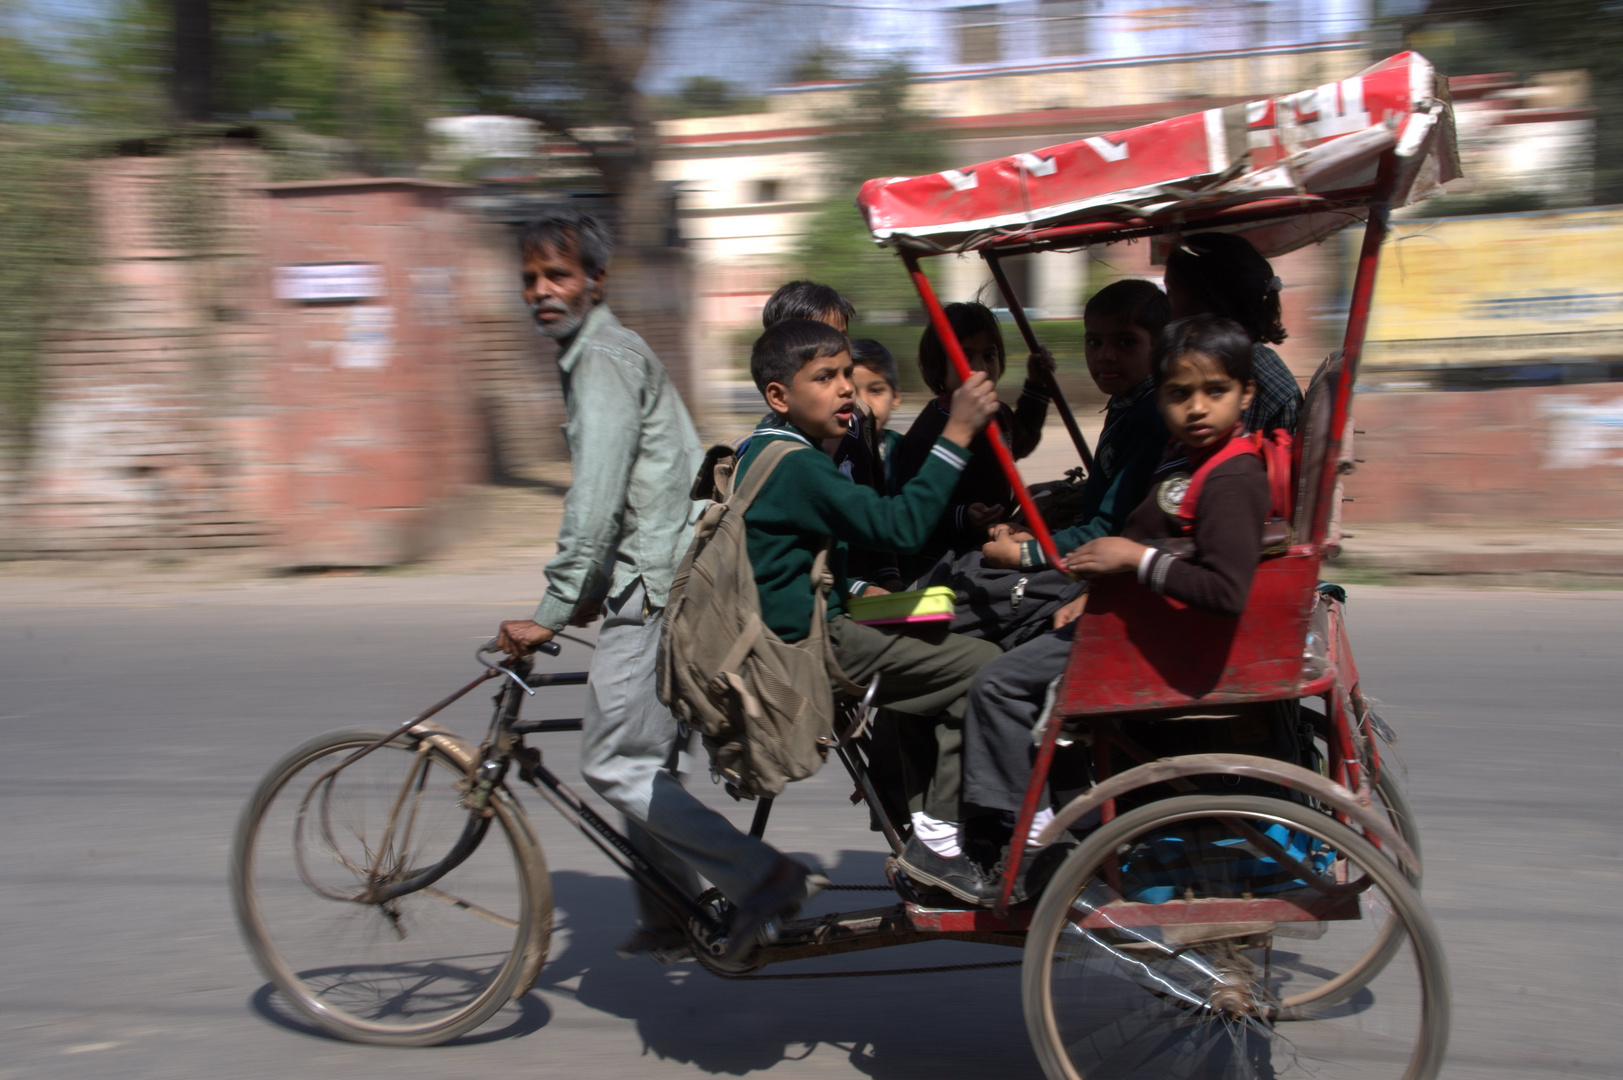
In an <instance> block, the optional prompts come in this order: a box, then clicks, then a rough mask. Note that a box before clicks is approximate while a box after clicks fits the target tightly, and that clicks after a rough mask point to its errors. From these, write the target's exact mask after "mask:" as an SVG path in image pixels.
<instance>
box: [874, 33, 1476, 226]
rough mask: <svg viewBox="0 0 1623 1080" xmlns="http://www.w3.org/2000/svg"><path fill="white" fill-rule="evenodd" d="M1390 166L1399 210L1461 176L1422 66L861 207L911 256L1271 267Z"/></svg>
mask: <svg viewBox="0 0 1623 1080" xmlns="http://www.w3.org/2000/svg"><path fill="white" fill-rule="evenodd" d="M1389 151H1391V152H1392V153H1391V154H1389V153H1388V152H1389ZM1383 160H1385V161H1388V162H1391V164H1390V165H1388V166H1387V168H1389V169H1393V168H1395V170H1396V172H1395V175H1392V176H1390V177H1389V178H1387V179H1388V182H1389V184H1390V186H1388V187H1386V189H1385V190H1386V191H1387V192H1388V193H1389V195H1388V198H1387V200H1386V201H1387V205H1389V206H1394V207H1395V206H1403V205H1406V204H1408V203H1411V202H1417V201H1419V200H1420V199H1423V198H1425V197H1426V196H1428V195H1430V194H1432V193H1434V192H1435V191H1436V189H1437V188H1438V187H1439V186H1440V185H1441V184H1443V183H1444V182H1446V181H1448V180H1450V179H1453V178H1454V177H1455V176H1458V175H1459V159H1458V153H1457V150H1456V148H1455V142H1454V120H1453V112H1452V109H1451V107H1450V104H1449V96H1448V83H1447V80H1446V79H1445V78H1443V77H1442V76H1441V75H1439V74H1438V73H1437V72H1436V70H1435V69H1434V68H1433V67H1432V65H1431V64H1430V63H1429V62H1427V61H1426V59H1425V58H1424V57H1422V56H1420V55H1419V54H1418V53H1413V52H1405V53H1399V54H1398V55H1396V56H1392V57H1389V58H1388V59H1386V60H1383V61H1381V62H1380V63H1378V64H1376V65H1374V66H1373V67H1370V68H1368V69H1366V70H1364V71H1362V72H1360V73H1359V74H1357V75H1354V76H1352V77H1351V78H1348V79H1343V80H1341V81H1340V82H1333V83H1326V84H1325V85H1323V86H1318V87H1314V88H1313V89H1310V90H1303V91H1301V92H1300V93H1295V94H1290V95H1287V96H1285V97H1279V98H1267V99H1264V100H1261V101H1252V102H1247V103H1242V104H1235V105H1227V106H1224V107H1221V108H1212V109H1207V110H1205V111H1203V112H1197V113H1190V114H1188V115H1186V116H1178V117H1174V118H1172V119H1170V120H1162V121H1159V122H1157V123H1154V124H1146V125H1144V126H1142V127H1136V128H1129V129H1128V130H1126V131H1119V132H1115V133H1113V134H1108V135H1094V136H1090V137H1088V138H1085V139H1080V140H1078V141H1076V142H1069V143H1062V144H1060V145H1058V146H1050V147H1047V148H1046V149H1042V150H1037V151H1034V152H1031V153H1024V154H1015V155H1012V156H1010V157H1004V158H998V159H997V160H995V161H986V162H982V163H980V164H978V165H971V166H968V167H965V168H961V169H947V170H945V171H943V172H938V173H931V174H929V175H927V176H911V177H888V178H878V179H874V180H869V181H868V182H867V183H865V184H864V185H863V186H862V191H861V193H860V194H859V195H858V196H857V206H858V207H859V208H860V209H861V211H862V213H863V216H864V217H865V218H866V219H867V223H868V228H869V230H870V231H871V232H872V233H873V235H874V238H875V239H876V240H878V241H879V242H880V243H882V244H887V245H891V246H894V247H898V248H902V249H905V250H910V251H912V252H914V253H916V254H929V253H939V252H948V251H971V250H981V249H986V248H993V249H998V250H1006V249H1007V250H1009V252H1010V253H1013V252H1014V251H1018V250H1033V249H1040V248H1065V247H1079V246H1082V245H1085V244H1093V243H1103V242H1109V241H1112V240H1119V239H1126V238H1128V237H1132V236H1142V235H1150V234H1155V233H1165V232H1177V231H1196V230H1198V229H1203V228H1221V229H1225V230H1227V231H1235V232H1240V233H1242V234H1243V235H1245V236H1246V238H1247V239H1248V240H1250V241H1251V242H1252V243H1253V244H1254V245H1255V246H1256V247H1257V249H1258V250H1259V251H1261V252H1262V253H1263V254H1264V255H1268V256H1273V255H1280V254H1284V253H1285V252H1288V251H1293V250H1295V249H1296V248H1299V247H1302V246H1303V245H1305V244H1309V243H1313V242H1315V241H1318V240H1322V239H1324V238H1325V237H1326V236H1328V235H1330V234H1331V233H1334V232H1337V231H1339V230H1341V229H1344V228H1346V227H1348V226H1350V225H1356V224H1360V223H1361V222H1363V221H1364V219H1365V217H1366V216H1367V215H1366V212H1365V211H1364V207H1365V205H1366V204H1367V203H1368V201H1369V200H1370V199H1371V198H1372V197H1373V196H1374V195H1375V193H1376V188H1377V178H1378V176H1379V174H1380V172H1381V168H1382V162H1383Z"/></svg>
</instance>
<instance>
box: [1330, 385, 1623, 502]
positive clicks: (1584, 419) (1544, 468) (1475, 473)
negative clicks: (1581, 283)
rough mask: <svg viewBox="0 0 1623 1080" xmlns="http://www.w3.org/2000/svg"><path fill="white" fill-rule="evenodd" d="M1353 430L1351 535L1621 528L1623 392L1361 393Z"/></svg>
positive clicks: (1608, 388) (1605, 388) (1593, 388)
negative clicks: (1396, 529)
mask: <svg viewBox="0 0 1623 1080" xmlns="http://www.w3.org/2000/svg"><path fill="white" fill-rule="evenodd" d="M1353 420H1354V427H1355V428H1357V429H1358V430H1361V431H1363V432H1364V434H1362V435H1358V436H1356V439H1357V442H1356V444H1355V445H1356V452H1357V456H1358V457H1360V458H1363V459H1364V463H1363V464H1361V465H1359V467H1358V471H1357V472H1355V473H1354V474H1353V475H1352V476H1350V477H1348V479H1347V495H1348V497H1350V498H1352V499H1354V500H1355V501H1354V502H1352V503H1349V504H1348V505H1347V506H1346V510H1345V513H1346V521H1347V527H1348V529H1349V530H1350V531H1353V532H1356V531H1357V525H1358V524H1359V523H1360V522H1368V523H1371V524H1383V523H1410V522H1424V523H1430V524H1439V525H1466V524H1476V525H1510V524H1520V523H1536V522H1540V521H1551V522H1555V521H1570V522H1590V521H1605V522H1612V523H1615V522H1616V521H1617V520H1619V519H1623V468H1620V466H1623V387H1619V386H1617V385H1614V384H1606V383H1598V384H1592V385H1585V386H1546V387H1521V388H1515V389H1504V390H1475V391H1469V392H1455V393H1442V392H1437V393H1370V392H1361V393H1359V394H1358V396H1357V397H1356V398H1355V399H1354V401H1353Z"/></svg>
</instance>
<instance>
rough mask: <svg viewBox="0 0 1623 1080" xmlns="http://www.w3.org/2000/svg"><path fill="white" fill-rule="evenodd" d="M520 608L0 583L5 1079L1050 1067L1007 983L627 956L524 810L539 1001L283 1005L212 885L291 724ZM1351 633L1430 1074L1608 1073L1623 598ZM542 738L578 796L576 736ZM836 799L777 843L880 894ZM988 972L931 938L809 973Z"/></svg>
mask: <svg viewBox="0 0 1623 1080" xmlns="http://www.w3.org/2000/svg"><path fill="white" fill-rule="evenodd" d="M532 587H533V579H526V578H523V577H518V576H513V577H502V576H497V575H485V576H464V577H449V576H445V577H382V578H337V579H316V580H299V581H282V582H270V583H259V584H256V585H215V586H208V587H199V588H193V589H190V590H188V591H186V592H180V591H178V590H177V589H176V587H174V586H164V585H161V584H159V585H152V586H149V587H147V588H139V587H112V586H106V585H97V584H81V585H78V586H72V585H68V584H66V583H64V582H63V581H61V580H57V579H26V578H20V577H17V576H15V575H12V576H10V577H7V578H4V579H0V732H3V734H4V753H3V754H0V821H3V822H4V827H3V829H0V1080H21V1078H24V1077H27V1078H35V1077H39V1078H47V1077H48V1078H52V1080H57V1078H73V1077H81V1076H83V1077H92V1076H94V1077H102V1076H119V1077H176V1078H193V1077H217V1076H231V1077H234V1078H243V1080H247V1078H255V1077H287V1076H301V1077H308V1076H320V1075H327V1076H335V1077H336V1076H344V1077H359V1078H366V1077H388V1078H389V1080H412V1078H417V1077H434V1078H443V1077H445V1076H449V1075H454V1074H471V1073H477V1074H482V1075H500V1074H503V1073H506V1074H508V1075H526V1076H543V1077H550V1076H562V1075H570V1076H579V1075H591V1076H594V1077H615V1078H618V1077H661V1078H663V1077H684V1076H695V1075H702V1074H718V1073H719V1074H727V1075H744V1074H747V1073H753V1072H756V1071H763V1070H771V1071H772V1072H773V1074H774V1075H779V1076H786V1077H794V1078H801V1077H824V1076H830V1077H846V1076H863V1075H867V1076H872V1077H877V1078H882V1080H903V1078H913V1077H920V1078H922V1077H931V1078H935V1080H959V1078H963V1080H969V1078H980V1077H985V1076H992V1075H996V1076H999V1077H1010V1078H1019V1077H1035V1076H1037V1075H1038V1073H1037V1069H1036V1065H1035V1062H1034V1059H1033V1058H1032V1056H1031V1053H1030V1050H1029V1049H1028V1046H1027V1043H1026V1038H1025V1034H1024V1028H1023V1023H1022V1020H1021V1015H1020V1006H1019V992H1018V986H1017V973H1016V972H1015V971H1012V970H1011V971H996V972H990V973H974V974H954V975H936V976H927V977H898V978H890V979H868V980H856V981H851V982H846V981H832V982H831V981H816V982H779V983H767V984H763V985H758V986H749V985H745V984H740V983H730V982H723V981H720V980H717V979H715V978H713V977H710V976H708V975H706V974H704V973H703V972H700V971H697V970H694V969H693V968H692V966H691V965H684V966H682V967H681V968H678V969H675V970H664V969H659V968H657V967H655V966H654V965H651V964H644V963H621V962H619V961H616V960H615V959H614V958H613V955H612V953H611V951H610V950H611V946H612V944H613V942H614V941H615V940H616V938H617V936H618V935H619V934H620V933H621V932H622V931H623V929H624V928H625V926H626V925H627V922H628V920H629V918H630V905H629V902H628V898H627V896H626V893H625V890H624V887H623V886H622V885H621V883H620V882H619V881H618V880H617V879H615V878H613V877H611V876H609V875H608V874H607V873H606V872H605V868H604V865H603V863H602V862H601V860H600V857H599V856H597V855H596V853H595V852H593V851H592V850H591V849H589V848H588V847H587V846H586V845H585V843H584V841H581V840H579V839H577V838H574V837H572V836H571V835H570V834H569V833H567V832H565V831H564V828H563V826H561V824H559V823H555V819H552V818H550V817H549V816H548V815H550V811H548V810H547V809H546V808H545V807H544V806H542V805H540V804H539V802H538V801H537V800H531V802H532V806H531V809H532V813H533V816H534V818H535V820H536V821H537V822H538V824H540V825H541V826H542V827H543V836H545V837H547V839H546V841H545V842H546V845H547V855H548V859H549V861H550V862H551V865H552V869H553V875H554V882H555V885H556V890H557V897H558V904H559V908H560V923H561V928H560V932H559V933H558V934H557V936H556V937H555V939H554V944H553V954H552V959H551V962H550V964H549V966H548V968H547V970H546V971H545V972H543V974H542V977H541V983H540V985H539V987H538V989H537V990H536V992H534V993H532V994H531V995H530V996H529V997H527V998H526V999H525V1000H524V1001H523V1002H522V1003H521V1004H520V1005H519V1006H516V1007H514V1008H511V1009H510V1010H509V1011H508V1012H506V1013H503V1014H502V1015H501V1016H500V1017H498V1019H496V1020H494V1021H492V1023H491V1024H490V1025H489V1026H488V1027H487V1028H486V1029H485V1030H482V1031H480V1032H478V1033H476V1034H475V1035H473V1036H471V1037H469V1038H467V1039H464V1040H462V1041H461V1042H460V1043H459V1044H458V1045H454V1046H448V1047H442V1048H436V1049H431V1050H406V1051H391V1050H381V1049H373V1048H367V1047H360V1046H353V1045H349V1044H345V1043H341V1042H336V1041H333V1040H330V1039H327V1038H324V1037H321V1036H319V1035H315V1034H312V1033H311V1032H309V1031H308V1030H306V1029H305V1028H303V1027H302V1026H301V1025H300V1024H298V1023H296V1022H293V1021H291V1020H289V1019H288V1018H287V1017H286V1016H285V1015H284V1014H283V1013H282V1012H280V1011H279V1010H278V1007H277V1003H276V1000H275V999H274V998H273V997H272V996H271V995H269V994H268V993H267V992H266V990H265V988H264V983H263V980H262V979H261V978H260V977H259V975H258V973H257V972H256V970H255V969H254V967H253V965H252V964H251V962H250V961H249V959H248V957H247V955H246V954H245V952H244V950H243V949H242V947H241V945H240V944H239V941H238V938H237V934H236V929H235V926H234V924H233V921H232V917H231V913H230V909H229V902H228V898H227V892H226V884H225V877H226V860H227V852H228V847H229V843H230V833H231V828H232V825H233V822H234V819H235V817H236V814H237V812H238V809H239V807H240V806H241V804H242V801H243V799H244V797H245V795H246V793H247V792H248V790H249V788H250V787H251V785H252V784H253V783H254V782H255V781H256V780H257V778H258V776H259V774H260V773H261V772H262V771H263V770H264V769H265V768H266V767H267V766H268V765H269V763H270V762H271V761H273V760H274V759H275V758H276V757H278V756H279V755H280V754H281V753H283V752H284V751H285V750H287V749H288V748H290V747H291V746H293V745H294V744H295V743H297V742H299V741H300V740H301V739H303V738H305V737H306V736H308V735H311V734H314V733H316V732H319V731H322V730H324V729H327V728H330V727H336V726H339V725H350V724H355V723H357V722H360V723H384V722H388V721H391V720H394V719H396V718H399V717H402V716H404V715H407V714H409V712H410V711H412V710H413V709H414V708H415V707H417V706H419V705H420V704H422V703H424V702H426V701H427V700H430V699H432V698H434V697H437V696H438V695H439V694H441V693H442V692H444V691H445V690H447V689H449V688H451V687H453V686H455V685H457V684H458V683H459V682H461V681H462V680H463V679H465V678H466V676H467V674H468V673H469V671H470V666H471V663H472V661H471V660H470V659H469V656H468V654H469V652H470V650H471V649H472V647H473V645H474V644H475V643H476V641H478V640H480V639H482V638H483V637H485V636H488V634H489V632H490V629H491V628H492V627H493V626H494V624H495V622H496V621H497V619H498V618H499V617H509V616H513V615H522V614H523V613H524V612H525V611H526V610H527V607H528V600H529V597H528V593H529V592H530V590H531V588H532ZM1350 615H1351V622H1352V630H1353V635H1354V641H1355V643H1356V646H1357V649H1358V657H1359V661H1360V666H1361V668H1362V671H1363V674H1364V680H1365V685H1366V686H1368V687H1370V688H1372V689H1373V691H1374V692H1375V693H1377V694H1379V695H1380V696H1381V697H1382V698H1383V699H1384V700H1385V701H1386V702H1387V703H1388V705H1389V708H1388V710H1387V715H1388V716H1389V718H1390V719H1391V720H1392V721H1393V722H1394V724H1395V725H1396V726H1397V727H1398V728H1399V729H1400V731H1401V733H1402V735H1403V741H1402V744H1401V746H1400V748H1399V749H1400V750H1401V751H1402V755H1403V758H1404V759H1405V761H1406V763H1407V767H1408V770H1409V780H1408V788H1409V791H1410V793H1411V796H1412V799H1413V801H1414V803H1415V806H1416V809H1417V811H1418V814H1419V817H1420V820H1421V824H1422V828H1423V829H1424V834H1425V842H1426V855H1427V877H1426V896H1427V901H1428V904H1429V906H1430V908H1431V910H1432V912H1433V914H1434V916H1435V918H1436V920H1437V923H1438V925H1439V926H1440V928H1441V932H1442V934H1443V937H1444V939H1445V945H1446V947H1447V950H1448V953H1449V957H1450V960H1451V962H1452V965H1453V972H1454V985H1455V1009H1454V1016H1455V1021H1454V1033H1455V1034H1454V1040H1453V1052H1452V1064H1451V1066H1450V1069H1449V1072H1448V1074H1447V1075H1451V1076H1456V1077H1471V1078H1476V1077H1483V1078H1487V1077H1495V1078H1506V1080H1509V1078H1516V1080H1521V1078H1523V1077H1526V1076H1529V1075H1533V1074H1556V1075H1571V1076H1589V1077H1602V1076H1605V1077H1615V1076H1617V1075H1619V1068H1620V1066H1619V1064H1618V1055H1617V1051H1616V1047H1617V1043H1618V1031H1619V1026H1620V1020H1623V1006H1620V1002H1623V979H1620V975H1619V971H1620V970H1623V934H1620V932H1619V929H1618V927H1619V922H1618V916H1617V910H1618V908H1617V905H1618V898H1619V896H1623V862H1620V859H1619V847H1620V843H1623V841H1620V839H1619V836H1620V830H1623V813H1620V811H1619V805H1620V804H1619V799H1618V795H1617V792H1618V790H1619V773H1620V772H1623V724H1620V723H1619V719H1618V711H1619V702H1620V701H1623V664H1620V663H1619V660H1618V658H1619V655H1620V653H1619V649H1618V645H1617V632H1618V628H1619V627H1620V626H1623V593H1610V592H1591V593H1568V594H1560V593H1538V592H1501V593H1467V592H1455V591H1447V590H1418V589H1416V590H1392V589H1376V588H1358V589H1354V590H1353V599H1352V604H1351V607H1350ZM579 656H580V651H579V650H577V651H576V657H577V658H578V657H579ZM568 659H569V658H568V657H566V658H565V663H564V666H568V663H567V661H568ZM570 704H571V703H568V702H565V703H563V706H562V707H563V710H564V711H566V712H567V711H568V706H569V705H570ZM479 720H480V717H479V716H478V715H477V714H476V712H475V711H474V710H473V709H471V708H470V709H468V710H465V711H463V712H462V713H460V714H459V715H457V716H454V717H452V724H453V726H458V725H460V726H462V727H464V728H470V727H472V726H473V725H474V724H476V723H477V722H479ZM553 739H554V742H553V744H552V745H551V746H550V747H549V748H548V753H549V755H550V760H551V761H552V763H553V764H554V767H555V768H558V769H560V770H561V771H562V772H563V773H564V774H565V775H567V776H574V775H575V771H574V750H573V746H572V745H571V744H572V741H573V739H572V737H571V736H561V737H558V736H555V737H553ZM701 786H703V787H705V788H709V785H708V783H705V782H703V781H701ZM844 795H845V787H844V785H843V784H842V783H840V782H839V781H838V780H837V778H836V777H835V776H834V775H833V773H832V771H829V772H825V773H824V774H823V775H822V776H819V777H818V778H816V779H814V780H812V781H809V782H807V783H805V784H802V785H800V786H799V788H798V789H797V790H795V791H794V792H793V796H792V797H791V798H789V799H786V800H785V801H784V804H783V805H782V806H781V809H782V810H783V811H784V812H783V813H782V814H781V817H780V821H779V822H775V823H774V825H775V827H774V829H773V833H775V834H776V835H777V838H778V840H779V842H780V843H781V844H782V845H783V846H784V847H785V848H787V849H789V850H792V851H800V852H805V853H809V854H810V855H812V856H815V857H816V858H817V859H819V860H821V861H822V862H823V863H824V864H825V865H826V866H829V867H830V868H832V871H833V876H834V877H835V878H836V880H845V881H857V880H868V881H873V880H879V869H878V868H879V859H878V857H877V856H876V855H875V854H874V852H875V851H876V845H875V844H874V842H873V838H872V836H871V834H869V833H868V832H867V830H866V828H865V821H864V820H863V818H862V816H860V815H858V814H857V813H854V812H853V811H852V809H851V808H850V807H849V806H848V805H846V803H845V799H844ZM739 818H740V819H741V820H742V818H743V815H742V814H739ZM780 826H781V827H780ZM1003 955H1005V954H1004V953H1001V952H999V951H998V950H996V949H995V948H993V947H989V946H970V945H952V944H943V945H938V946H928V947H917V948H916V949H915V951H913V952H905V951H902V952H892V953H875V954H867V955H866V956H862V957H856V958H847V959H844V960H838V959H837V960H831V961H823V962H822V963H823V964H825V965H829V966H839V965H842V964H844V965H852V964H854V963H855V964H861V965H863V966H868V965H882V964H895V965H897V966H911V965H914V964H919V963H923V962H930V961H941V962H956V961H973V960H981V959H988V958H992V959H996V958H1000V957H1002V956H1003ZM520 1070H522V1071H520Z"/></svg>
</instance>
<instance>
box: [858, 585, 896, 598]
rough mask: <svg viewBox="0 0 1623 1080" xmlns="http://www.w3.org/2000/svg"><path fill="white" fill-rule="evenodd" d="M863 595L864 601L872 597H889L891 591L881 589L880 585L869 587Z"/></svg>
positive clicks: (864, 590)
mask: <svg viewBox="0 0 1623 1080" xmlns="http://www.w3.org/2000/svg"><path fill="white" fill-rule="evenodd" d="M862 595H863V598H864V599H866V598H867V597H870V596H889V595H890V590H889V589H881V588H880V587H879V586H878V585H869V586H868V587H867V588H865V589H863V590H862Z"/></svg>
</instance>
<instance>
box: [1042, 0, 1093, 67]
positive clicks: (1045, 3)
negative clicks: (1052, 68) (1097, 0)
mask: <svg viewBox="0 0 1623 1080" xmlns="http://www.w3.org/2000/svg"><path fill="white" fill-rule="evenodd" d="M1091 6H1092V5H1091V4H1090V3H1089V0H1042V21H1041V24H1040V31H1039V32H1040V34H1041V35H1042V41H1043V54H1044V55H1045V56H1083V55H1085V54H1086V53H1087V51H1088V8H1089V7H1091Z"/></svg>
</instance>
